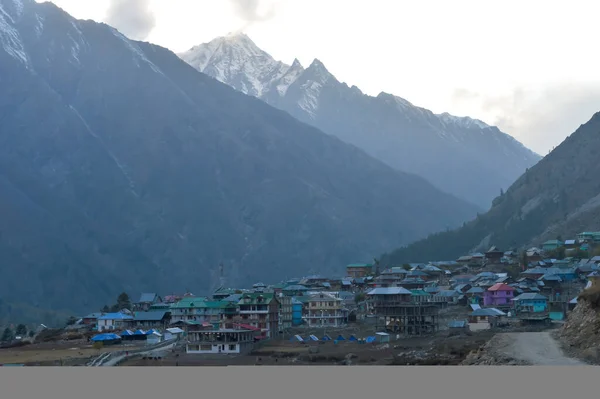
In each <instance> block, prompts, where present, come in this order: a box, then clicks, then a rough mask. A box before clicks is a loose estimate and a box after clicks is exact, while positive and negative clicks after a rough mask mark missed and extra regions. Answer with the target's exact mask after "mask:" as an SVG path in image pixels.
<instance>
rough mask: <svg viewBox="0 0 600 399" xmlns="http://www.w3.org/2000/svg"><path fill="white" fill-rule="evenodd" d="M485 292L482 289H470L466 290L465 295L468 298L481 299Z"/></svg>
mask: <svg viewBox="0 0 600 399" xmlns="http://www.w3.org/2000/svg"><path fill="white" fill-rule="evenodd" d="M485 291H486V290H485V289H484V288H483V287H471V288H470V289H469V290H467V292H465V295H466V296H467V297H469V298H472V297H478V298H483V296H484V294H485Z"/></svg>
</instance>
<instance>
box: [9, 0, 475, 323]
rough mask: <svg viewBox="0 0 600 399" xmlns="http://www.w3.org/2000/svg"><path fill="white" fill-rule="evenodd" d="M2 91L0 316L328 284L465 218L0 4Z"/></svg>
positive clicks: (353, 159)
mask: <svg viewBox="0 0 600 399" xmlns="http://www.w3.org/2000/svg"><path fill="white" fill-rule="evenodd" d="M0 87H1V88H2V90H0V260H1V262H0V273H1V276H2V278H0V304H1V305H2V306H1V307H0V309H4V311H5V312H9V313H10V312H11V309H13V311H14V309H24V308H23V306H29V308H28V309H29V310H31V309H33V308H35V309H48V308H51V309H66V310H69V311H78V312H79V311H81V312H83V311H90V310H94V309H99V307H100V306H102V305H103V304H106V303H110V302H112V301H114V298H115V297H116V294H118V293H120V292H122V291H123V290H125V291H127V292H129V293H130V294H131V295H137V294H136V292H140V291H146V292H153V291H158V292H160V293H162V294H167V293H173V292H184V291H185V290H190V291H192V292H194V293H197V294H200V293H202V292H206V290H208V289H210V288H211V287H212V286H213V281H216V280H218V279H219V276H216V274H218V271H217V270H218V268H219V264H220V263H221V262H223V264H224V278H225V280H226V283H227V284H231V285H238V284H239V285H245V284H247V283H249V282H252V281H257V280H264V281H274V282H276V281H279V280H280V279H283V278H286V277H292V276H298V275H302V274H304V273H309V272H313V273H323V274H329V273H333V272H336V273H337V272H341V271H342V268H343V266H344V265H345V264H347V263H349V262H355V261H368V260H370V259H372V256H373V255H377V254H378V253H380V252H382V251H385V250H386V249H389V248H393V247H395V246H397V245H398V244H401V243H408V242H411V241H413V240H415V239H418V238H419V237H424V236H426V235H427V234H429V233H431V232H433V231H438V230H443V229H447V228H451V227H455V226H457V225H460V223H462V222H463V221H464V220H468V219H469V218H471V217H474V215H475V210H474V208H473V207H472V206H471V205H470V204H467V203H466V202H464V201H462V200H459V199H457V198H455V197H453V196H451V195H447V194H444V193H442V192H440V191H439V190H438V189H436V188H435V187H434V186H432V185H431V184H430V183H429V182H427V181H425V180H424V179H422V178H421V177H417V176H414V175H410V174H406V173H400V172H398V171H396V170H394V169H392V168H391V167H389V166H387V165H385V164H384V163H382V162H380V161H378V160H376V159H374V158H372V157H370V156H369V155H367V154H366V153H365V152H364V151H362V150H359V149H358V148H356V147H354V146H352V145H350V144H347V143H344V142H343V141H341V140H339V139H337V138H335V137H332V136H329V135H327V134H324V133H323V132H321V131H319V130H318V129H316V128H314V127H311V126H309V125H306V124H304V123H302V122H299V121H298V120H296V119H294V118H293V117H291V116H290V115H289V114H287V113H285V112H283V111H280V110H277V109H275V108H273V107H271V106H269V105H267V104H266V103H264V102H262V101H259V100H258V99H255V98H252V97H249V96H246V95H243V94H241V93H239V92H237V91H235V90H233V89H232V88H230V87H228V86H227V85H224V84H222V83H220V82H218V81H216V80H214V79H212V78H210V77H208V76H207V75H204V74H201V73H199V72H198V71H196V70H195V69H194V68H192V67H191V66H189V65H188V64H187V63H185V62H183V61H182V60H181V59H180V58H178V57H177V56H176V55H175V54H173V53H172V52H170V51H168V50H166V49H164V48H161V47H158V46H154V45H150V44H148V43H141V42H134V41H131V40H128V39H127V38H126V37H124V36H123V35H122V34H120V33H119V32H118V31H116V30H115V29H113V28H111V27H109V26H107V25H105V24H98V23H95V22H93V21H81V20H76V19H74V18H72V17H71V16H69V15H68V14H67V13H65V12H64V11H63V10H61V9H60V8H58V7H56V6H55V5H53V4H52V3H36V2H35V1H33V0H22V1H18V0H0ZM211 273H212V274H211ZM21 305H22V306H21ZM29 310H28V311H29Z"/></svg>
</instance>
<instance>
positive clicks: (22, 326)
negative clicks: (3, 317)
mask: <svg viewBox="0 0 600 399" xmlns="http://www.w3.org/2000/svg"><path fill="white" fill-rule="evenodd" d="M15 334H16V335H19V336H21V337H22V336H24V335H27V327H25V324H19V325H18V326H17V329H16V330H15Z"/></svg>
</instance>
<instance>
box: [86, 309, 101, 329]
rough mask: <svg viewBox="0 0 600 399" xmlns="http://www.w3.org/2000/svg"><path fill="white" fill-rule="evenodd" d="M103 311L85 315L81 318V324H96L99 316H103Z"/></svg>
mask: <svg viewBox="0 0 600 399" xmlns="http://www.w3.org/2000/svg"><path fill="white" fill-rule="evenodd" d="M102 315H103V313H101V312H98V313H90V314H88V315H87V316H83V317H82V318H81V324H85V325H86V326H95V325H96V323H97V322H98V318H99V317H100V316H102Z"/></svg>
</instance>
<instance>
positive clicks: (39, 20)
mask: <svg viewBox="0 0 600 399" xmlns="http://www.w3.org/2000/svg"><path fill="white" fill-rule="evenodd" d="M35 21H36V24H35V28H34V29H35V36H36V37H37V38H38V39H39V38H40V37H41V36H42V33H44V22H45V18H44V16H42V15H39V14H35Z"/></svg>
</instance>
